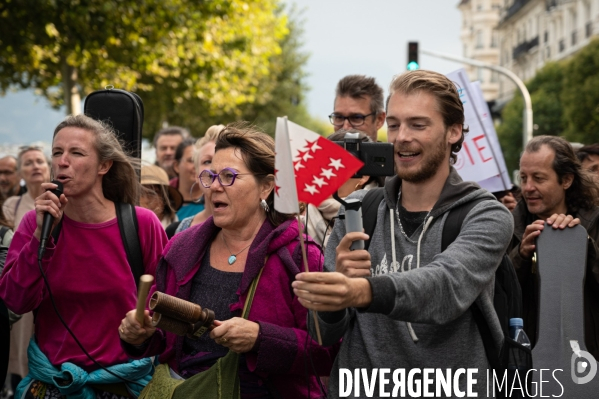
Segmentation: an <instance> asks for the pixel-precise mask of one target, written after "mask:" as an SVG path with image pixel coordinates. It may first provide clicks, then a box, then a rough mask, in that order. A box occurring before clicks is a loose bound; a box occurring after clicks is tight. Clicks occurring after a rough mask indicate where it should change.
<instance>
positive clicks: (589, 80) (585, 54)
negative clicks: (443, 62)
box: [497, 39, 599, 170]
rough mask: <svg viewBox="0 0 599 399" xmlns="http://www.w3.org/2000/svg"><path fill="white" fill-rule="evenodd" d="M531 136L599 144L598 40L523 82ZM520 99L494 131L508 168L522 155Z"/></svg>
mask: <svg viewBox="0 0 599 399" xmlns="http://www.w3.org/2000/svg"><path fill="white" fill-rule="evenodd" d="M526 86H527V88H528V90H529V92H530V95H531V100H532V108H533V119H534V121H533V123H534V126H535V130H534V131H533V133H534V135H535V136H538V135H552V136H562V137H564V138H565V139H566V140H569V141H571V142H580V143H584V144H590V143H594V142H599V39H595V40H594V41H592V42H591V43H590V44H589V45H587V46H586V47H585V48H583V49H582V50H581V51H580V52H578V53H577V54H575V55H574V56H573V57H572V58H570V59H568V60H565V61H560V62H552V63H547V64H546V65H545V66H544V67H543V68H542V69H540V70H538V71H537V73H536V75H535V77H534V78H532V79H531V80H530V81H528V82H526ZM523 109H524V105H523V101H522V96H521V95H520V93H519V92H518V91H516V93H515V94H514V98H513V99H512V101H510V102H509V103H508V104H507V105H506V106H505V108H504V109H503V112H502V123H501V124H500V125H499V126H498V128H497V133H498V135H499V141H500V143H501V147H502V149H503V152H504V156H505V160H506V163H507V166H508V169H510V170H514V169H517V168H518V161H519V158H520V154H521V152H522V114H523Z"/></svg>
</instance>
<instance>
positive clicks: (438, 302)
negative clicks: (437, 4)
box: [310, 167, 513, 398]
mask: <svg viewBox="0 0 599 399" xmlns="http://www.w3.org/2000/svg"><path fill="white" fill-rule="evenodd" d="M400 186H401V180H399V178H397V177H394V178H392V179H390V180H389V181H388V182H387V183H386V184H385V193H384V194H385V196H384V201H382V202H381V204H380V205H379V208H378V213H377V224H376V228H375V230H374V233H373V235H372V238H371V243H370V248H369V250H368V251H369V253H370V256H371V277H369V278H368V280H369V282H370V284H371V287H372V303H371V304H370V306H369V307H368V308H365V309H354V308H350V309H346V310H344V311H340V312H331V313H323V312H320V313H319V319H320V329H321V333H322V338H323V344H324V345H331V344H334V343H336V342H338V340H339V339H340V338H343V342H342V344H341V349H340V352H339V354H338V356H337V359H336V361H335V365H334V366H333V370H332V371H331V378H330V384H329V397H331V398H337V397H339V396H338V395H339V369H340V368H347V369H350V370H351V372H352V373H353V372H354V370H355V369H357V368H365V369H367V370H368V371H369V374H370V371H371V370H372V369H373V368H389V369H391V373H393V371H394V370H395V369H405V373H406V375H407V374H408V373H409V371H410V370H411V369H413V368H419V369H424V368H434V369H443V370H444V371H445V370H446V369H451V371H452V373H455V372H456V371H457V369H460V368H466V369H468V368H476V369H478V373H477V374H475V378H476V379H477V381H478V383H477V385H475V387H474V392H478V397H487V386H486V384H487V369H488V367H489V364H488V361H487V358H486V355H485V349H484V345H483V342H482V338H481V336H480V333H479V331H478V328H477V326H476V322H475V321H474V319H473V317H472V312H471V311H470V310H469V308H470V306H471V305H472V304H473V302H474V301H477V303H478V305H479V307H480V308H481V310H482V313H483V316H484V317H485V320H486V321H487V323H488V324H489V326H490V327H491V332H492V334H493V340H494V341H495V343H496V345H497V350H499V348H500V346H501V344H502V343H503V333H502V331H501V326H500V324H499V321H498V319H497V315H496V313H495V310H494V308H493V288H494V279H495V270H496V269H497V266H498V265H499V263H500V261H501V259H502V256H503V254H504V253H505V250H506V248H507V246H508V244H509V242H510V239H511V236H512V232H513V218H512V216H511V214H510V213H509V211H508V210H507V208H506V207H505V206H503V205H502V204H501V203H500V202H499V201H497V200H495V197H494V196H493V195H491V194H490V193H488V192H487V191H486V190H483V189H481V188H480V187H479V186H478V185H476V184H475V183H471V182H463V181H462V179H461V178H460V176H459V175H458V174H457V172H456V171H455V170H454V168H453V167H452V168H451V172H450V175H449V177H448V179H447V181H446V182H445V185H444V187H443V190H442V192H441V195H440V197H439V200H438V201H437V203H436V204H435V206H434V207H433V209H432V210H431V212H430V214H429V215H428V217H427V218H426V220H425V221H424V223H423V225H422V226H420V227H419V228H418V229H417V230H416V231H415V232H414V234H413V235H412V237H410V239H411V240H412V241H414V242H415V243H412V242H410V241H408V240H407V239H406V238H405V237H404V236H403V235H402V233H401V231H400V228H399V225H398V223H397V216H396V215H397V214H396V212H395V209H396V203H397V197H398V192H399V188H400ZM365 194H366V191H364V190H361V191H357V192H355V193H353V194H352V195H350V196H349V197H348V198H363V197H364V195H365ZM477 198H488V199H489V201H482V202H480V203H478V204H477V205H476V206H475V207H474V208H473V209H472V210H471V211H470V212H469V214H468V215H467V216H466V218H465V219H464V223H463V225H462V228H461V230H460V234H459V236H458V237H457V238H456V240H455V241H454V242H453V243H452V244H451V245H449V247H448V248H447V249H446V250H445V251H444V252H441V236H442V231H443V225H444V223H445V219H446V217H447V215H448V213H449V211H450V210H451V209H452V208H454V207H456V206H459V205H461V204H464V203H467V202H470V201H473V200H474V199H477ZM339 213H340V214H343V213H344V209H343V208H341V209H340V211H339ZM392 226H393V230H392ZM392 231H394V235H392V234H391V232H392ZM344 235H345V224H344V223H336V224H335V228H334V230H333V233H332V234H331V237H330V241H329V245H328V246H327V249H326V252H325V270H326V271H335V249H336V247H337V245H338V244H339V241H340V240H341V238H342V237H343V236H344ZM393 248H394V249H395V254H393V250H392V249H393ZM310 317H311V316H310ZM313 336H315V334H313ZM452 375H453V374H452ZM420 376H422V374H420ZM462 377H463V376H462ZM387 378H391V375H387ZM433 379H434V375H433ZM459 386H460V390H461V391H464V392H465V390H466V381H465V378H460V383H459ZM392 388H393V383H392V382H391V384H390V386H387V391H388V392H391V390H392ZM432 390H433V391H434V388H432ZM354 394H355V392H354V391H352V393H351V397H354ZM378 395H379V388H378V386H377V387H375V390H374V397H378ZM359 397H366V394H365V392H364V388H363V387H362V389H361V390H360V396H359ZM405 397H410V396H409V395H408V392H407V391H406V396H405ZM418 397H420V396H418Z"/></svg>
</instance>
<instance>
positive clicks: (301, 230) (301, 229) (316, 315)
mask: <svg viewBox="0 0 599 399" xmlns="http://www.w3.org/2000/svg"><path fill="white" fill-rule="evenodd" d="M297 227H298V229H297V230H298V232H299V239H300V246H301V248H302V259H303V260H304V269H305V271H306V273H310V269H309V268H308V257H307V255H306V246H305V245H304V235H303V234H302V232H303V230H304V228H303V226H302V222H301V220H300V215H299V214H297ZM312 316H313V317H314V328H315V329H316V337H317V339H318V345H320V346H322V336H321V335H320V324H318V314H317V312H316V311H315V310H313V311H312Z"/></svg>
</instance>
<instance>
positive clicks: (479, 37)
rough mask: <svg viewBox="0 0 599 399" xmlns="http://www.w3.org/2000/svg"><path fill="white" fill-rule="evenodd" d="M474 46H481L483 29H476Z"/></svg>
mask: <svg viewBox="0 0 599 399" xmlns="http://www.w3.org/2000/svg"><path fill="white" fill-rule="evenodd" d="M476 48H483V31H482V30H477V31H476Z"/></svg>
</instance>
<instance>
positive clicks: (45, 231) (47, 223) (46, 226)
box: [37, 180, 63, 259]
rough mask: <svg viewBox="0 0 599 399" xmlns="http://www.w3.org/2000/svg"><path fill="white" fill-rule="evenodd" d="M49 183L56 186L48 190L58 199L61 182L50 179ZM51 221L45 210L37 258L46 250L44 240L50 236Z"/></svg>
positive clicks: (60, 191)
mask: <svg viewBox="0 0 599 399" xmlns="http://www.w3.org/2000/svg"><path fill="white" fill-rule="evenodd" d="M50 183H53V184H56V186H57V187H56V188H55V189H53V190H46V191H50V192H51V193H52V194H54V195H56V196H57V197H58V198H59V199H60V195H61V194H62V190H63V189H62V183H61V182H59V181H57V180H52V181H51V182H50ZM52 223H54V216H52V215H51V214H50V212H46V213H45V214H44V222H43V223H42V234H41V236H40V247H39V249H38V251H37V257H38V259H42V257H43V256H44V252H45V251H46V242H47V241H48V238H49V237H50V232H51V229H52Z"/></svg>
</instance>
